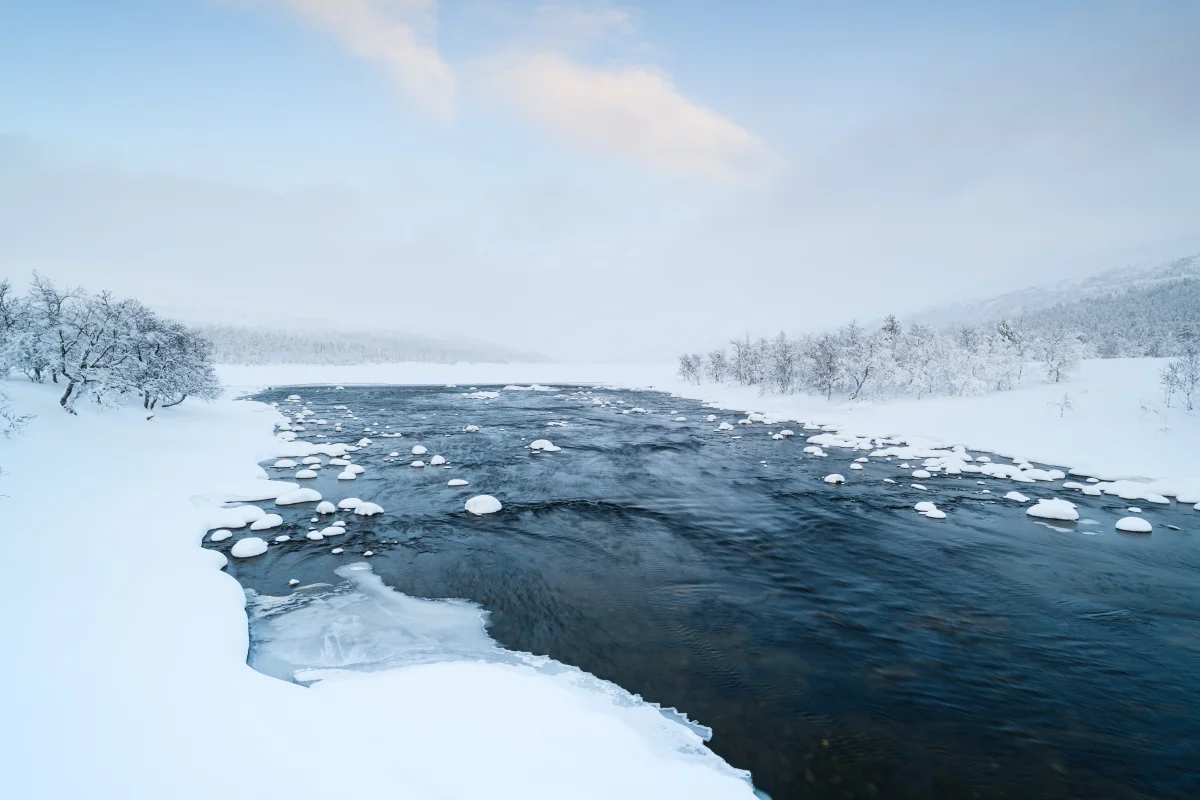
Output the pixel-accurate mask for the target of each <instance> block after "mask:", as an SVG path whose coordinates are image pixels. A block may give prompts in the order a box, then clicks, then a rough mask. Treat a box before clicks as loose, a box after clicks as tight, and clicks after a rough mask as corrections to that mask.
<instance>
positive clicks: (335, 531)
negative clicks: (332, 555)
mask: <svg viewBox="0 0 1200 800" xmlns="http://www.w3.org/2000/svg"><path fill="white" fill-rule="evenodd" d="M345 532H346V529H345V528H343V527H341V526H338V525H330V526H329V527H328V528H322V529H321V535H322V536H341V535H342V534H344V533H345Z"/></svg>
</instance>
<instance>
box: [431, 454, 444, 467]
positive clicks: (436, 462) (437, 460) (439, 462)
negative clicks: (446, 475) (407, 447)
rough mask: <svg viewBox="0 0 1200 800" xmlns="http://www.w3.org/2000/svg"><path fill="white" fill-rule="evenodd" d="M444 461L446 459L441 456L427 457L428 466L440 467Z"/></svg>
mask: <svg viewBox="0 0 1200 800" xmlns="http://www.w3.org/2000/svg"><path fill="white" fill-rule="evenodd" d="M445 463H446V459H445V457H443V456H434V457H433V458H431V459H429V466H431V467H440V466H442V465H443V464H445Z"/></svg>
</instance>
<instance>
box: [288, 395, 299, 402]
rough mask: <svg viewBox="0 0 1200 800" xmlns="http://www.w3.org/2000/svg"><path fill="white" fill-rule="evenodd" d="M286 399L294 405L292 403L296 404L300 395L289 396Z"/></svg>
mask: <svg viewBox="0 0 1200 800" xmlns="http://www.w3.org/2000/svg"><path fill="white" fill-rule="evenodd" d="M287 399H288V400H291V401H292V402H293V403H294V402H298V401H299V400H300V395H298V394H289V395H288V396H287Z"/></svg>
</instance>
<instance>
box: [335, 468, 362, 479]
mask: <svg viewBox="0 0 1200 800" xmlns="http://www.w3.org/2000/svg"><path fill="white" fill-rule="evenodd" d="M357 477H358V475H356V474H355V473H353V472H351V471H350V470H349V469H345V470H342V471H341V472H339V473H338V476H337V479H338V480H339V481H352V480H354V479H355V478H357Z"/></svg>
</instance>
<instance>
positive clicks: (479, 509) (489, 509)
mask: <svg viewBox="0 0 1200 800" xmlns="http://www.w3.org/2000/svg"><path fill="white" fill-rule="evenodd" d="M465 507H466V509H467V511H468V512H470V513H472V514H495V513H496V512H497V511H499V510H500V509H501V508H502V506H501V505H500V501H499V500H497V499H496V498H494V497H492V496H491V495H490V494H479V495H475V496H474V497H472V498H471V499H470V500H468V501H467V503H466V506H465Z"/></svg>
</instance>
